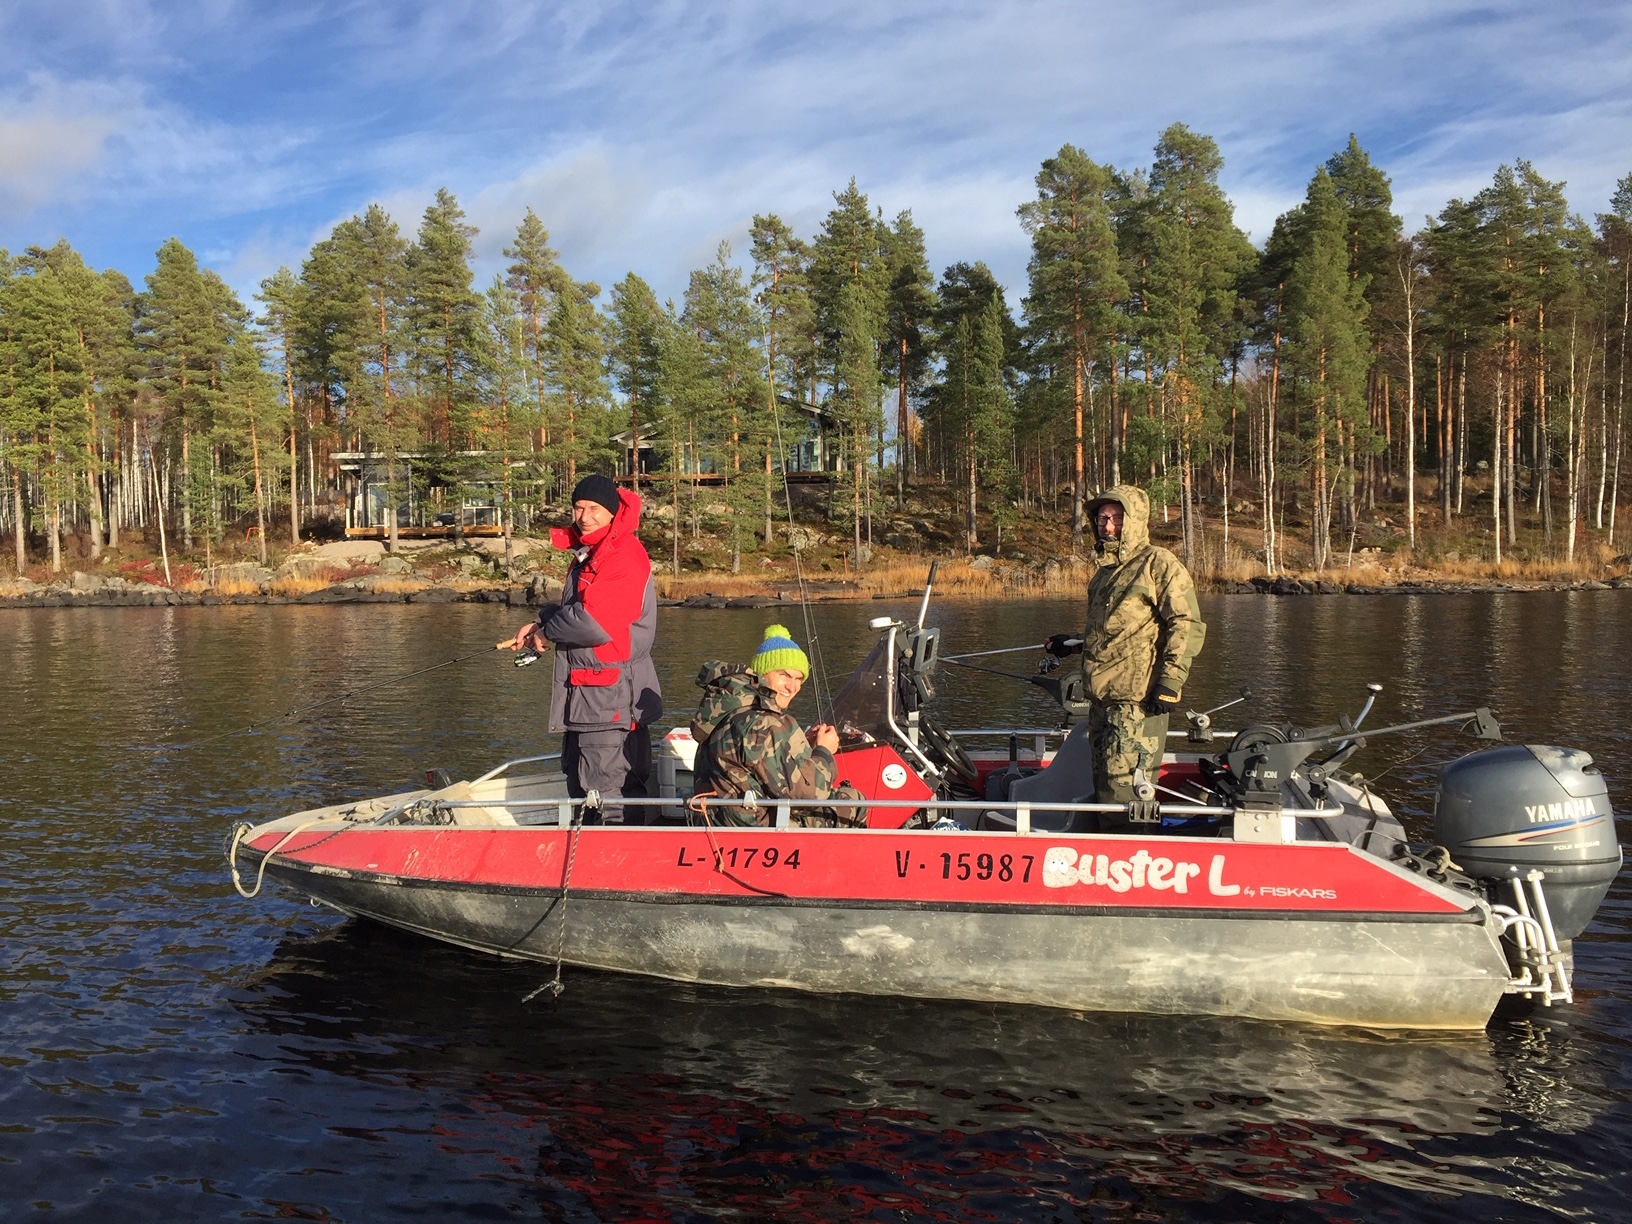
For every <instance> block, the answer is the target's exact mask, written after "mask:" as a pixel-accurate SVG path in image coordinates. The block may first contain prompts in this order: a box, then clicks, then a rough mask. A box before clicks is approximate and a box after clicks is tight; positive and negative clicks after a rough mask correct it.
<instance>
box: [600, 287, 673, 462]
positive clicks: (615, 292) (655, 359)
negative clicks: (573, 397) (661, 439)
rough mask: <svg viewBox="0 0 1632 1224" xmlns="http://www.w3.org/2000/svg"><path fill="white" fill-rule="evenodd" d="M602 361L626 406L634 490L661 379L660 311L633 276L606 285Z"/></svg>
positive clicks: (655, 300) (650, 293) (651, 294)
mask: <svg viewBox="0 0 1632 1224" xmlns="http://www.w3.org/2000/svg"><path fill="white" fill-rule="evenodd" d="M608 325H609V343H608V346H607V362H608V365H609V366H610V368H611V371H612V381H613V383H614V384H616V386H617V388H618V390H619V391H621V392H622V393H623V398H624V403H625V404H627V405H628V407H629V448H630V449H629V475H630V476H631V477H634V478H635V483H636V485H637V486H638V484H639V476H640V441H641V430H642V428H643V427H644V426H645V425H649V424H650V423H651V421H652V420H653V418H654V416H655V412H656V408H657V399H658V394H659V383H660V382H661V379H662V358H663V349H662V344H663V308H662V307H661V306H659V305H658V303H657V295H656V294H655V293H653V292H652V287H651V286H650V285H648V284H647V283H646V282H645V281H643V280H642V279H641V278H640V277H639V276H636V275H635V274H634V273H633V272H631V273H629V274H628V275H627V276H625V277H624V278H623V279H622V280H621V281H619V282H618V283H617V284H615V285H613V286H612V301H611V309H610V311H609V318H608Z"/></svg>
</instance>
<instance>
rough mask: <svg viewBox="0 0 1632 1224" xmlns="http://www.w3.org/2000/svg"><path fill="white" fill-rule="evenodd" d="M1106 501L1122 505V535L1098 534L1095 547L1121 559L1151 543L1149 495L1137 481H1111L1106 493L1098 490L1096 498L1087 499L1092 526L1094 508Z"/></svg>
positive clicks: (1111, 557) (1089, 523)
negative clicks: (1105, 536)
mask: <svg viewBox="0 0 1632 1224" xmlns="http://www.w3.org/2000/svg"><path fill="white" fill-rule="evenodd" d="M1106 502H1115V503H1117V505H1119V506H1121V507H1122V538H1121V539H1120V540H1098V539H1097V537H1096V541H1095V544H1094V551H1095V552H1097V553H1099V555H1100V556H1102V557H1105V558H1106V559H1107V560H1111V561H1120V560H1123V559H1124V558H1127V557H1131V556H1133V555H1134V554H1135V553H1137V552H1138V551H1139V550H1140V549H1142V548H1143V547H1145V545H1147V544H1149V543H1150V496H1149V494H1147V493H1146V492H1145V491H1144V490H1143V489H1140V488H1137V487H1135V486H1134V485H1128V484H1119V485H1112V486H1111V487H1110V488H1109V489H1106V490H1105V491H1104V492H1103V493H1099V494H1096V495H1095V497H1094V500H1093V501H1091V502H1089V503H1088V511H1087V513H1088V525H1089V527H1090V529H1091V528H1092V527H1093V522H1094V513H1095V511H1097V510H1098V509H1099V507H1100V506H1102V505H1104V504H1105V503H1106Z"/></svg>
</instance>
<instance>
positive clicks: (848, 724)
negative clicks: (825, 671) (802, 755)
mask: <svg viewBox="0 0 1632 1224" xmlns="http://www.w3.org/2000/svg"><path fill="white" fill-rule="evenodd" d="M888 644H889V639H888V638H887V637H886V638H884V639H882V640H880V641H879V643H878V645H876V646H874V647H873V649H872V650H871V651H870V652H869V653H868V655H867V657H866V658H865V659H863V660H862V661H861V664H860V666H858V667H857V668H856V670H855V671H853V672H852V673H851V674H850V679H849V680H847V681H845V684H844V687H843V688H841V689H840V690H839V691H838V692H837V693H835V694H834V696H833V700H832V702H831V703H830V704H829V705H828V707H827V709H825V710H823V711H822V714H821V721H822V722H825V723H831V724H832V725H833V726H834V727H836V728H837V729H838V732H839V734H840V735H841V736H846V737H849V736H856V735H861V734H866V735H870V736H872V737H873V738H874V739H883V740H887V739H889V738H890V728H889V725H888V723H887V721H886V716H887V715H888V713H889V711H888V709H887V704H888V701H889V683H890V660H889V655H888V654H887V653H886V651H887V649H888Z"/></svg>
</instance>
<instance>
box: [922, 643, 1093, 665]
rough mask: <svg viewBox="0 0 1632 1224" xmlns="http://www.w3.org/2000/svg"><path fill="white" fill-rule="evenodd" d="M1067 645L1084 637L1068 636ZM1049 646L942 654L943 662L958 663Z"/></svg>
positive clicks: (1033, 645) (1011, 647) (1003, 647)
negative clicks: (959, 661)
mask: <svg viewBox="0 0 1632 1224" xmlns="http://www.w3.org/2000/svg"><path fill="white" fill-rule="evenodd" d="M1065 645H1067V646H1081V645H1082V639H1081V638H1067V639H1066V640H1065ZM1047 648H1048V643H1047V642H1033V643H1032V644H1031V645H1029V646H1000V647H998V648H997V649H996V650H970V651H966V652H965V653H963V654H955V655H942V656H941V662H943V663H956V662H957V661H958V660H959V659H984V658H985V657H986V656H987V655H1000V654H1018V653H1019V652H1020V651H1022V650H1046V649H1047Z"/></svg>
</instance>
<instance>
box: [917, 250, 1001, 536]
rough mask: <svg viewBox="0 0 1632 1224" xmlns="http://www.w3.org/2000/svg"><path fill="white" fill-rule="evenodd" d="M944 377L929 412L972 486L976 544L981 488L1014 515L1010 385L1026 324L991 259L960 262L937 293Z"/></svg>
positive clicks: (968, 492) (947, 459)
mask: <svg viewBox="0 0 1632 1224" xmlns="http://www.w3.org/2000/svg"><path fill="white" fill-rule="evenodd" d="M937 297H938V298H939V301H940V309H939V311H938V312H937V316H936V340H937V349H938V350H939V352H940V354H941V357H942V362H943V364H942V372H941V378H940V380H939V381H938V382H937V383H936V384H935V386H934V387H933V388H932V389H931V391H930V394H929V400H928V403H927V404H926V412H927V414H928V417H929V421H930V424H932V425H933V426H934V428H935V430H936V432H937V433H938V435H939V438H940V445H941V449H942V456H943V458H942V461H943V464H947V465H949V466H951V467H954V468H955V469H956V470H957V471H958V474H959V483H961V484H962V485H963V492H964V537H965V543H966V545H967V547H968V549H969V551H971V552H973V551H974V550H975V549H976V548H978V547H979V545H980V531H979V509H980V501H979V499H980V491H981V488H982V486H983V485H984V486H985V487H986V488H987V489H988V491H995V492H996V493H997V495H998V496H997V498H996V504H995V505H994V507H993V509H994V517H995V518H996V519H997V521H998V523H999V524H1000V525H1001V524H1002V523H1003V521H1004V519H1005V517H1006V504H1007V496H1008V494H1009V492H1010V489H1009V484H1010V483H1011V480H1010V477H1011V475H1012V467H1011V464H1010V459H1009V456H1010V453H1011V449H1010V448H1011V444H1012V440H1013V401H1012V398H1011V397H1010V395H1009V392H1008V386H1007V383H1008V379H1009V377H1010V373H1011V369H1012V360H1013V357H1012V355H1013V354H1014V352H1015V351H1016V348H1017V344H1016V341H1017V337H1018V330H1017V329H1016V327H1015V325H1014V321H1013V319H1011V318H1010V317H1009V313H1008V309H1007V307H1006V306H1005V305H1004V302H1003V290H1002V288H1001V287H1000V286H999V285H998V283H997V279H996V278H995V277H994V276H993V275H992V273H991V269H989V268H988V267H987V266H986V265H985V264H983V263H977V264H973V265H970V264H954V265H952V267H950V268H948V269H947V270H946V271H945V272H944V273H943V274H942V276H941V283H940V286H939V289H938V292H937Z"/></svg>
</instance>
